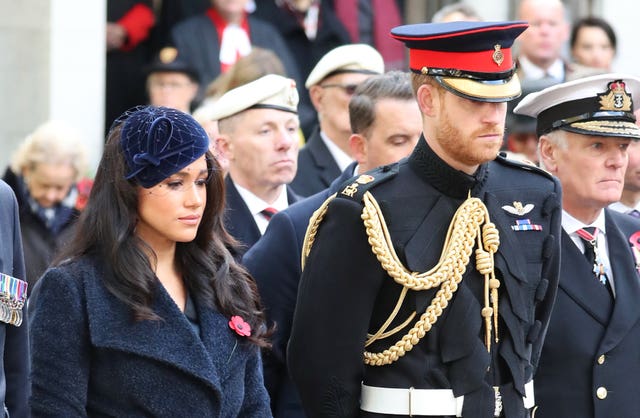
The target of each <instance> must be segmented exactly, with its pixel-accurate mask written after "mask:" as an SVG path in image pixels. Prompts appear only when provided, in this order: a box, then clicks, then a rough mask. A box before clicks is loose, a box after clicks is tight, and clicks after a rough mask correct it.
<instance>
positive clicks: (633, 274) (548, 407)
mask: <svg viewBox="0 0 640 418" xmlns="http://www.w3.org/2000/svg"><path fill="white" fill-rule="evenodd" d="M605 221H606V237H607V244H608V247H609V259H610V261H611V268H612V270H613V272H612V274H613V280H614V285H615V290H616V298H615V302H614V303H611V300H610V298H609V297H608V295H607V294H606V292H607V290H606V289H605V288H604V287H603V286H602V285H600V283H599V282H598V281H597V280H596V279H595V278H594V277H593V273H592V271H591V266H590V265H589V263H588V262H587V260H586V258H585V257H584V255H583V254H582V253H581V252H580V250H579V249H578V248H577V247H576V245H575V244H574V243H573V241H572V240H571V238H570V237H569V235H567V234H566V233H563V235H562V263H561V271H560V284H559V288H558V296H557V299H556V305H555V308H554V311H553V315H552V316H551V322H550V324H549V331H548V333H547V339H546V341H545V344H544V347H543V350H542V356H541V358H540V367H539V369H538V374H537V375H536V379H535V385H536V388H535V389H536V401H537V403H538V405H539V408H538V411H537V412H536V418H540V417H542V418H550V417H569V416H571V417H581V418H600V417H603V418H604V417H611V416H612V414H613V415H616V416H620V417H633V416H638V413H639V412H638V411H640V396H638V387H640V356H638V346H639V343H640V309H638V301H639V300H640V280H639V279H640V277H639V275H638V269H637V264H636V263H637V260H636V259H634V256H633V254H632V251H631V249H630V245H629V241H628V239H629V236H630V235H632V234H633V233H635V232H637V231H640V222H638V220H637V219H634V218H632V217H631V216H628V215H625V214H620V213H617V212H615V211H612V210H609V209H605ZM601 388H604V390H603V389H601ZM605 390H606V392H605ZM603 394H604V395H606V396H605V397H604V398H601V396H602V395H603ZM599 395H600V396H599Z"/></svg>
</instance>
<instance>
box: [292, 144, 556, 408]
mask: <svg viewBox="0 0 640 418" xmlns="http://www.w3.org/2000/svg"><path fill="white" fill-rule="evenodd" d="M371 175H372V176H373V179H374V180H373V181H371V182H369V183H367V181H366V180H365V181H363V183H367V184H368V187H367V186H366V185H363V184H360V185H359V186H358V190H359V191H358V192H357V193H356V194H354V195H353V197H348V196H346V195H344V194H343V193H342V192H341V193H339V194H338V196H342V197H337V198H336V199H334V200H333V201H332V202H331V204H330V205H329V208H328V210H327V213H326V215H325V217H324V220H323V222H322V224H321V225H320V228H319V231H318V234H317V236H316V238H315V243H314V244H313V248H312V250H311V254H310V255H309V258H308V259H307V264H306V267H305V269H304V272H303V274H302V279H301V281H300V286H299V289H298V301H297V305H296V311H295V314H294V320H293V326H292V332H291V339H290V341H289V346H288V361H289V370H290V372H291V375H292V378H293V380H294V382H295V384H296V386H297V388H298V390H299V393H300V396H301V399H302V404H303V407H304V409H305V411H306V412H307V415H308V416H309V417H311V418H316V417H358V416H361V417H373V416H381V415H379V414H378V415H376V414H372V413H365V412H363V411H360V410H359V401H360V392H361V390H360V388H361V386H360V385H361V383H364V384H365V385H369V386H377V387H391V388H404V389H409V388H411V387H413V388H415V389H451V390H452V391H453V394H454V396H456V397H458V396H461V395H464V404H463V407H462V414H463V416H464V417H466V418H480V417H482V418H489V417H493V416H494V410H495V406H496V405H495V394H494V389H493V387H494V386H497V387H499V390H500V393H501V397H502V405H503V414H504V417H506V418H523V417H528V416H529V412H528V411H527V410H526V409H525V408H524V403H523V396H525V395H526V391H525V384H527V383H528V382H529V381H531V379H532V378H533V375H534V372H535V368H536V366H537V362H538V358H539V354H540V349H541V346H542V342H543V340H544V334H545V329H546V326H547V324H548V320H549V316H550V312H551V309H552V306H553V300H554V297H555V293H556V290H557V282H558V271H559V255H560V251H559V246H560V242H559V234H560V220H561V210H560V186H559V183H558V182H557V181H556V180H555V179H553V178H552V177H551V176H549V175H548V174H546V173H544V172H542V171H541V170H539V169H537V168H535V167H529V166H524V165H521V164H519V163H516V162H513V161H508V160H505V159H504V158H502V157H498V158H497V159H496V160H495V161H492V162H489V163H486V164H482V165H481V166H480V167H479V168H478V170H477V172H476V173H475V175H474V176H469V175H467V174H465V173H463V172H461V171H457V170H455V169H453V168H451V167H450V166H448V165H447V164H446V163H445V162H444V161H443V160H442V159H440V158H439V157H438V156H437V155H436V154H435V153H434V152H433V151H432V150H431V149H430V148H429V146H428V144H427V142H426V140H425V139H424V137H423V138H421V139H420V140H419V141H418V144H417V146H416V148H415V150H414V152H413V153H412V155H411V156H410V157H409V158H408V159H406V160H403V161H401V162H400V163H398V164H394V165H390V166H385V167H382V168H380V169H377V170H374V171H373V172H372V173H371ZM376 179H377V180H376ZM365 190H368V191H370V192H371V193H372V194H373V195H374V197H375V198H376V200H377V202H378V203H379V205H380V207H381V210H382V212H383V214H384V217H385V220H386V224H387V226H388V230H389V234H390V237H391V241H392V244H393V247H394V249H395V251H396V253H397V255H398V258H399V260H400V261H401V262H402V264H403V265H404V266H406V268H407V269H408V270H409V271H413V272H426V271H428V270H430V269H431V268H433V267H434V266H435V265H436V264H437V263H438V260H439V258H440V254H441V252H442V248H443V245H444V242H445V236H446V234H447V230H448V227H449V224H450V222H451V220H452V218H453V215H454V212H455V211H456V210H457V209H458V207H459V206H460V205H461V204H462V202H463V201H464V200H465V199H466V198H467V196H468V195H469V194H471V196H476V197H478V198H480V199H481V200H482V201H483V202H484V204H485V205H486V207H487V209H488V213H489V215H490V218H491V221H492V222H493V223H495V225H496V228H497V229H498V231H499V234H500V246H499V249H498V252H497V253H496V254H495V256H494V262H495V274H496V278H497V279H499V280H500V282H501V285H500V288H499V324H498V335H499V341H498V342H495V340H494V338H492V339H491V352H490V353H489V352H488V350H487V348H486V347H485V343H484V337H485V326H484V322H483V319H482V317H481V314H480V312H481V310H482V307H483V306H484V303H483V295H484V292H483V288H484V278H483V277H482V276H481V275H480V273H479V272H478V271H477V270H476V269H475V257H474V256H473V254H472V255H471V259H470V261H469V264H468V266H467V269H466V271H465V273H464V275H463V278H462V281H461V282H460V284H459V285H458V288H457V291H456V292H455V294H454V295H453V297H452V299H451V300H450V301H449V303H448V305H447V306H446V307H445V308H444V309H443V313H442V315H441V316H440V317H439V318H438V320H437V322H436V323H435V325H434V326H433V328H431V330H429V331H428V332H427V333H426V335H425V336H424V338H422V339H421V340H420V341H419V342H417V344H416V345H414V347H413V349H412V350H411V351H408V352H406V354H405V355H404V356H403V357H400V358H399V359H398V360H397V361H396V362H394V363H391V364H389V365H384V366H365V365H364V363H363V352H364V351H365V347H364V342H365V340H366V337H367V333H372V332H375V331H376V330H378V329H379V328H380V327H381V325H382V324H383V323H384V322H385V321H386V320H387V318H388V317H389V315H390V313H391V312H392V311H393V310H394V307H395V306H396V303H397V301H398V297H399V295H400V292H401V289H402V288H401V286H400V285H399V284H397V283H396V282H395V281H394V280H393V279H391V278H390V277H389V275H388V274H387V272H386V271H385V270H383V269H382V267H381V264H380V261H378V260H377V258H376V255H375V254H374V253H373V251H372V248H371V246H370V244H369V242H368V238H367V235H366V232H365V227H364V225H363V220H362V219H361V213H362V208H363V204H362V201H361V196H362V194H361V193H362V192H364V191H365ZM518 203H521V204H522V207H523V208H527V209H526V210H522V211H520V212H518V211H516V212H518V213H515V214H512V213H511V211H513V209H515V207H516V206H519V205H518ZM529 205H531V206H529ZM505 207H508V209H509V210H507V209H505ZM518 221H520V222H521V223H527V222H529V224H530V225H532V226H536V227H539V228H530V230H517V229H515V228H514V227H517V222H518ZM436 290H437V289H430V290H423V291H410V292H408V294H407V297H406V298H405V300H404V302H403V303H402V305H401V306H400V309H399V313H398V315H397V317H396V319H395V320H394V321H393V322H392V323H391V324H390V326H389V328H388V329H389V330H392V329H394V328H395V327H397V326H400V327H402V329H401V330H400V332H399V333H397V334H395V335H392V336H390V337H387V338H384V339H382V340H379V341H377V342H375V343H373V344H372V345H370V346H369V347H367V350H368V351H370V352H382V351H383V350H385V349H388V348H389V347H390V346H392V345H393V344H394V343H395V342H396V341H398V340H400V339H401V337H402V336H403V335H405V334H406V333H407V331H408V329H409V328H410V327H412V326H413V325H414V323H415V322H416V321H417V320H418V317H416V318H415V319H414V320H413V321H410V322H409V325H408V326H402V323H403V322H404V321H405V320H406V319H407V318H409V317H410V316H411V314H412V313H413V312H417V315H418V316H419V315H421V314H422V313H424V312H425V310H426V307H427V306H428V305H429V303H430V302H431V300H432V299H433V297H434V295H435V292H436Z"/></svg>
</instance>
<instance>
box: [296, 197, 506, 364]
mask: <svg viewBox="0 0 640 418" xmlns="http://www.w3.org/2000/svg"><path fill="white" fill-rule="evenodd" d="M335 196H336V195H335V194H334V195H332V196H330V197H329V198H328V199H327V200H326V201H325V202H324V203H323V204H322V206H320V208H318V210H316V211H315V212H314V213H313V215H312V217H311V219H310V220H309V226H308V227H307V232H306V235H305V238H304V242H303V246H302V260H301V264H302V268H303V269H304V265H305V261H306V258H307V257H308V256H309V253H310V252H311V247H312V246H313V243H314V240H315V237H316V234H317V231H318V227H319V225H320V223H321V222H322V220H323V218H324V216H325V214H326V212H327V207H328V205H329V203H330V202H331V200H333V199H334V198H335ZM363 202H364V208H363V210H362V215H361V217H362V220H363V222H364V225H365V229H366V233H367V237H368V242H369V245H370V246H371V250H372V252H373V254H374V255H375V256H376V258H377V259H378V261H379V262H380V264H381V266H382V268H383V269H384V270H385V271H386V272H387V273H388V274H389V276H391V278H393V280H394V281H395V282H396V283H398V284H400V285H402V286H403V287H404V288H405V289H404V290H403V292H402V295H401V300H399V301H398V304H397V305H396V308H395V309H394V312H392V314H391V315H390V317H389V318H388V319H387V321H385V323H384V324H383V326H382V327H381V328H380V329H379V330H378V331H377V332H376V333H375V334H374V335H369V336H368V337H369V339H368V340H367V345H369V344H371V343H373V342H374V341H376V340H377V339H383V338H386V337H388V336H390V335H393V334H394V333H395V332H399V331H400V329H402V328H403V327H404V325H406V324H408V322H409V321H410V320H411V318H413V317H414V315H415V313H413V314H412V315H411V316H410V317H409V318H408V319H407V320H405V322H404V323H403V327H395V328H394V329H393V330H391V331H388V332H387V331H386V329H387V328H388V326H389V325H390V324H391V322H392V321H393V319H394V318H395V316H396V314H397V313H398V310H399V309H398V307H399V306H398V305H400V304H401V302H402V299H404V295H405V294H406V289H409V290H414V291H420V290H426V289H433V288H435V287H438V286H440V288H439V289H438V290H437V292H436V294H435V296H434V298H433V300H432V301H431V303H430V304H429V306H428V307H427V309H426V310H425V312H424V313H423V314H422V315H421V316H420V318H419V319H418V321H417V322H416V323H415V324H414V326H413V327H412V328H411V329H410V330H409V331H408V332H407V334H405V335H404V336H403V337H402V338H401V339H400V340H399V341H397V342H396V343H395V344H394V345H392V346H391V347H389V348H388V349H386V350H384V351H382V352H379V353H372V352H368V351H365V352H364V362H365V364H367V365H371V366H382V365H386V364H390V363H393V362H394V361H396V360H398V359H399V358H400V357H402V356H404V355H405V354H406V353H407V352H408V351H411V350H412V349H413V347H414V346H415V345H416V344H418V343H419V342H420V340H421V339H422V338H424V336H425V335H426V333H427V332H429V330H431V328H432V326H433V324H435V323H436V321H437V320H438V318H439V317H440V316H441V315H442V312H443V311H444V309H446V307H447V306H448V304H449V301H450V300H451V298H452V297H453V295H454V294H455V292H456V291H457V290H458V284H459V283H460V282H461V281H462V276H463V274H464V272H465V271H466V269H467V265H468V264H469V259H470V256H471V252H472V251H473V247H474V244H475V241H476V239H477V242H478V250H477V251H476V259H477V262H476V268H477V269H478V270H479V271H480V272H481V274H483V275H484V276H485V307H484V308H483V309H482V316H483V317H485V324H486V335H487V339H486V344H487V349H488V350H489V349H490V340H489V339H490V335H491V321H490V319H489V320H488V321H487V318H490V317H491V316H493V318H494V327H495V336H496V341H497V340H498V333H497V318H498V287H499V286H500V282H499V281H498V280H497V279H496V278H495V274H494V270H493V254H494V253H495V252H496V251H497V249H498V246H499V244H500V240H499V234H498V230H497V229H496V227H495V225H493V224H492V223H491V222H490V221H489V214H488V211H487V208H486V206H485V205H484V203H483V202H482V201H481V200H480V199H478V198H468V199H467V200H465V201H464V202H463V203H462V204H461V205H460V207H459V208H458V210H457V211H456V213H455V214H454V215H453V218H452V220H451V223H450V224H449V229H448V230H447V235H446V238H445V242H444V246H443V248H442V253H441V255H440V259H439V261H438V263H437V264H436V265H435V266H434V267H433V268H432V269H431V270H429V271H427V272H424V273H417V272H412V271H409V270H408V269H407V268H406V267H404V265H402V263H401V262H400V260H399V258H398V256H397V254H396V252H395V249H394V248H393V243H392V241H391V236H390V234H389V231H388V228H387V225H386V222H385V220H384V216H383V214H382V210H381V209H380V207H379V205H378V202H377V201H376V200H375V198H374V197H373V195H371V193H370V192H366V193H365V194H364V197H363ZM483 224H484V226H483V227H482V232H480V227H481V226H482V225H483ZM481 236H482V238H481ZM489 293H490V294H491V304H492V305H493V308H491V307H490V306H489V302H488V301H489Z"/></svg>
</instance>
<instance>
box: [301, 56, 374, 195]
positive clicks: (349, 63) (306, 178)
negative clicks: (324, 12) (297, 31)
mask: <svg viewBox="0 0 640 418" xmlns="http://www.w3.org/2000/svg"><path fill="white" fill-rule="evenodd" d="M383 72H384V61H383V60H382V56H381V55H380V54H379V53H378V51H376V50H375V49H373V48H372V47H370V46H369V45H364V44H353V45H344V46H340V47H337V48H335V49H332V50H331V51H329V52H328V53H327V54H326V55H325V56H323V57H322V59H320V61H318V64H316V66H315V67H314V68H313V70H312V71H311V74H309V77H308V78H307V82H306V83H305V86H306V87H307V89H309V94H310V96H311V102H312V103H313V106H314V107H315V109H316V111H317V112H318V120H319V126H318V127H317V128H316V129H315V130H314V131H313V133H312V134H311V136H310V137H309V138H308V139H307V144H306V145H305V147H304V148H302V149H301V150H300V155H299V156H298V173H297V174H296V177H295V178H294V179H293V182H292V183H291V187H292V188H293V190H295V192H296V193H298V194H299V195H301V196H310V195H312V194H314V193H318V192H319V191H322V190H324V189H326V188H327V187H329V185H330V184H331V182H332V181H333V180H334V179H335V178H336V177H338V176H339V175H340V173H341V172H342V171H343V170H344V169H345V168H346V167H347V166H348V165H349V164H350V163H351V162H352V161H353V155H351V150H350V149H349V137H350V136H351V126H350V125H349V109H348V107H349V100H350V99H351V96H352V95H353V93H354V91H355V89H356V87H357V86H358V84H360V83H362V82H363V81H364V80H366V79H367V78H369V77H371V76H372V75H373V74H382V73H383Z"/></svg>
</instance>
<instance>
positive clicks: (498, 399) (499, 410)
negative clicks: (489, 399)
mask: <svg viewBox="0 0 640 418" xmlns="http://www.w3.org/2000/svg"><path fill="white" fill-rule="evenodd" d="M493 392H494V395H495V409H494V410H493V416H494V417H499V416H500V414H502V395H501V394H500V387H499V386H494V387H493Z"/></svg>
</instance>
